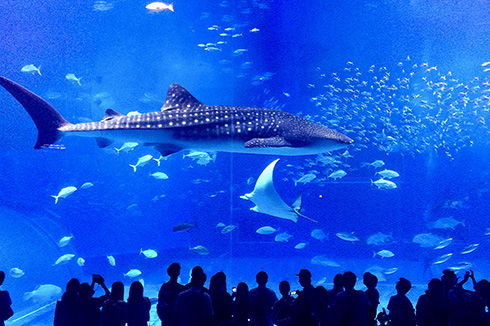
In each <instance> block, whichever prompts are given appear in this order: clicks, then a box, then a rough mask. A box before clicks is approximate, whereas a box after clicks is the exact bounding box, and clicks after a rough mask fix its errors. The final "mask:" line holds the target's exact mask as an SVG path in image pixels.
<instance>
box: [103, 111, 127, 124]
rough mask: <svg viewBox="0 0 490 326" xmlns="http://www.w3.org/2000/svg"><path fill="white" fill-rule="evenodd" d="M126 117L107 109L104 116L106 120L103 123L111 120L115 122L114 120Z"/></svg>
mask: <svg viewBox="0 0 490 326" xmlns="http://www.w3.org/2000/svg"><path fill="white" fill-rule="evenodd" d="M122 117H124V114H121V113H119V112H117V111H114V110H113V109H107V110H106V111H105V115H104V118H102V120H101V121H109V120H113V119H117V118H122Z"/></svg>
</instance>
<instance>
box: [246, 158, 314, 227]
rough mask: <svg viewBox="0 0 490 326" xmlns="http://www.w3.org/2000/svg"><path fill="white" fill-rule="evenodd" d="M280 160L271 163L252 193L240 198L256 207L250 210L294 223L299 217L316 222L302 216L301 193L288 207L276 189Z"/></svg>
mask: <svg viewBox="0 0 490 326" xmlns="http://www.w3.org/2000/svg"><path fill="white" fill-rule="evenodd" d="M278 161H279V159H277V160H275V161H273V162H272V163H270V164H269V165H268V166H267V167H266V168H265V169H264V170H263V171H262V173H261V174H260V176H259V178H258V179H257V182H256V183H255V187H254V190H253V191H252V192H251V193H248V194H245V195H243V196H240V198H241V199H245V200H250V201H252V202H253V203H254V204H255V206H254V207H252V208H250V210H252V211H254V212H257V213H262V214H267V215H271V216H275V217H279V218H283V219H286V220H291V221H293V222H297V221H298V216H301V217H304V218H306V219H308V220H310V221H312V222H316V221H315V220H312V219H310V218H309V217H306V216H304V215H303V214H301V193H300V194H299V195H298V197H297V198H296V200H295V201H294V203H293V205H291V206H288V204H286V203H285V202H284V201H283V200H282V198H281V196H280V195H279V194H278V193H277V190H276V188H275V187H274V180H273V176H274V168H275V166H276V163H277V162H278Z"/></svg>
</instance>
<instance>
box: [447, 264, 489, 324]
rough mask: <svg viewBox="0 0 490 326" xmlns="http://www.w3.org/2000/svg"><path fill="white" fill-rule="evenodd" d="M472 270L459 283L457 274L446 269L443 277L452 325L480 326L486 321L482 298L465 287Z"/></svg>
mask: <svg viewBox="0 0 490 326" xmlns="http://www.w3.org/2000/svg"><path fill="white" fill-rule="evenodd" d="M469 277H470V272H466V274H465V276H464V279H463V280H462V281H461V282H460V283H459V284H457V278H456V274H454V272H453V271H447V270H445V271H444V272H443V276H442V278H441V280H442V282H443V284H444V288H445V291H444V294H445V302H446V309H447V311H448V312H449V324H450V325H451V326H467V325H474V326H480V325H483V323H484V305H483V301H482V299H481V298H480V297H479V296H478V295H476V294H475V293H474V292H471V291H468V290H465V289H463V284H464V283H466V281H468V279H469Z"/></svg>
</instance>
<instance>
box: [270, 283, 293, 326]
mask: <svg viewBox="0 0 490 326" xmlns="http://www.w3.org/2000/svg"><path fill="white" fill-rule="evenodd" d="M290 290H291V287H290V285H289V282H288V281H282V282H281V283H279V292H281V295H282V298H281V299H279V301H277V302H276V303H275V304H274V307H273V308H272V321H273V322H274V324H275V325H277V326H292V325H293V315H292V309H293V298H292V297H291V296H290V295H289V291H290Z"/></svg>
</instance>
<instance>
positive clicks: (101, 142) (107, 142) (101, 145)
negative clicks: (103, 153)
mask: <svg viewBox="0 0 490 326" xmlns="http://www.w3.org/2000/svg"><path fill="white" fill-rule="evenodd" d="M95 141H96V142H97V146H99V148H106V147H107V146H109V145H110V144H112V140H110V139H107V138H103V137H96V138H95Z"/></svg>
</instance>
